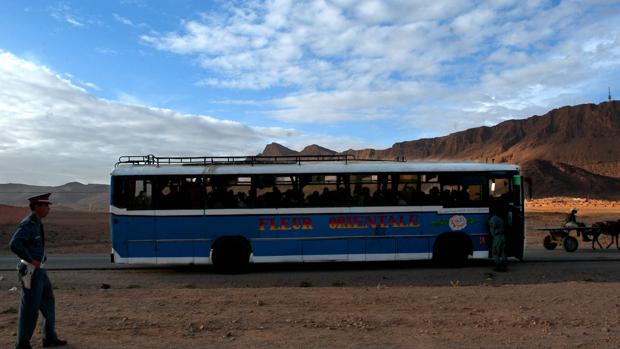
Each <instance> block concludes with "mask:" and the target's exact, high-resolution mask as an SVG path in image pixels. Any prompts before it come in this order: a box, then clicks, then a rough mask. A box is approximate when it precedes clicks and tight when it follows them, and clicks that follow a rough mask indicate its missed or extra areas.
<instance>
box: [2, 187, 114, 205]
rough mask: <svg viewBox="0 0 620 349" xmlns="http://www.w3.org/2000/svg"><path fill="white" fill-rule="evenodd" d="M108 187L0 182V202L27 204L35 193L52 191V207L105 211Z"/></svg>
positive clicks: (107, 203)
mask: <svg viewBox="0 0 620 349" xmlns="http://www.w3.org/2000/svg"><path fill="white" fill-rule="evenodd" d="M109 191H110V187H109V185H106V184H82V183H78V182H71V183H67V184H63V185H60V186H55V187H54V186H36V185H27V184H15V183H9V184H0V204H5V205H11V206H21V207H24V206H28V198H29V197H31V196H34V195H37V194H43V193H52V196H51V200H52V202H53V206H52V207H53V208H54V209H63V210H79V211H107V210H108V205H109V195H110V194H109Z"/></svg>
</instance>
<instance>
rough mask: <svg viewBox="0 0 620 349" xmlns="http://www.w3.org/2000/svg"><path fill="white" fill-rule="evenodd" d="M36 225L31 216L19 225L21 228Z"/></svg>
mask: <svg viewBox="0 0 620 349" xmlns="http://www.w3.org/2000/svg"><path fill="white" fill-rule="evenodd" d="M34 223H35V222H34V221H33V220H32V216H30V215H29V216H28V217H26V218H24V219H22V221H21V222H19V225H20V226H24V225H28V224H34Z"/></svg>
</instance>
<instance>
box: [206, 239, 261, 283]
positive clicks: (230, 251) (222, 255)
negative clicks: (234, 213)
mask: <svg viewBox="0 0 620 349" xmlns="http://www.w3.org/2000/svg"><path fill="white" fill-rule="evenodd" d="M251 253H252V249H251V248H250V244H249V243H248V241H247V240H245V239H244V238H240V237H227V238H221V239H219V240H216V241H215V243H214V244H213V249H212V251H211V262H212V263H213V267H214V268H215V271H216V272H218V273H222V274H238V273H242V272H244V271H246V270H247V268H248V265H249V263H250V254H251Z"/></svg>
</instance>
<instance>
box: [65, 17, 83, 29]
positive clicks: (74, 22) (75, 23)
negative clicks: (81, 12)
mask: <svg viewBox="0 0 620 349" xmlns="http://www.w3.org/2000/svg"><path fill="white" fill-rule="evenodd" d="M65 21H67V23H69V24H71V25H72V26H74V27H83V26H84V23H82V22H80V21H78V20H77V19H75V18H73V17H71V16H65Z"/></svg>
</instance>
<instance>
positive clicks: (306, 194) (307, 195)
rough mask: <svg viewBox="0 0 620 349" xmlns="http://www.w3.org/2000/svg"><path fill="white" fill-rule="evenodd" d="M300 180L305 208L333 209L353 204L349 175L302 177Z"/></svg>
mask: <svg viewBox="0 0 620 349" xmlns="http://www.w3.org/2000/svg"><path fill="white" fill-rule="evenodd" d="M300 178H301V181H300V183H301V184H303V185H302V186H300V188H301V192H302V194H303V198H304V205H305V206H308V207H318V206H325V207H332V206H349V205H350V204H351V194H350V190H349V189H348V188H349V185H348V183H349V176H348V175H302V176H300Z"/></svg>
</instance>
